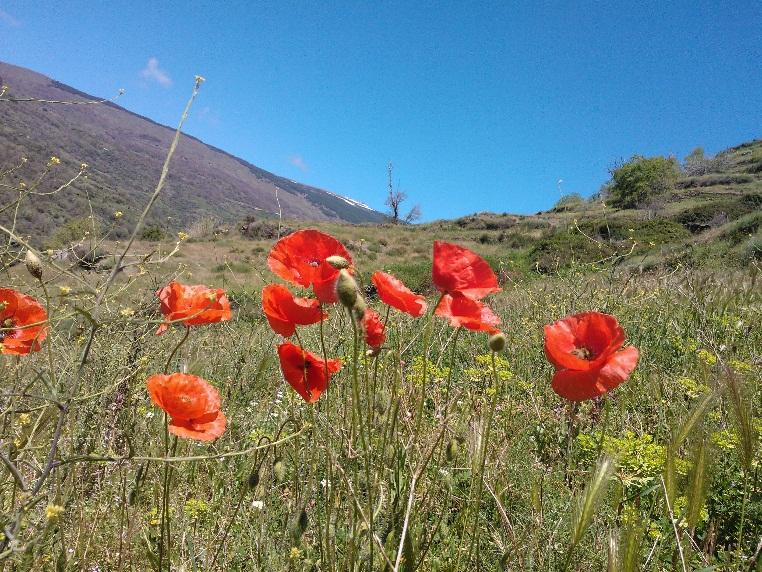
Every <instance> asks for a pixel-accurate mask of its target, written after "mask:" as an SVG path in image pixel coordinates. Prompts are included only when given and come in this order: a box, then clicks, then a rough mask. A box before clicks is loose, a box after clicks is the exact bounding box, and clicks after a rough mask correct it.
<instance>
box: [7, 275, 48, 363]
mask: <svg viewBox="0 0 762 572" xmlns="http://www.w3.org/2000/svg"><path fill="white" fill-rule="evenodd" d="M47 320H48V313H47V312H46V311H45V308H44V307H43V306H42V305H41V304H40V303H39V302H38V301H37V300H35V299H34V298H32V297H31V296H27V295H26V294H22V293H21V292H17V291H16V290H12V289H10V288H0V353H4V354H14V355H25V354H28V353H30V352H36V351H39V350H40V342H42V341H43V340H44V339H45V338H46V337H47V336H48V328H47V326H46V325H45V324H46V322H47Z"/></svg>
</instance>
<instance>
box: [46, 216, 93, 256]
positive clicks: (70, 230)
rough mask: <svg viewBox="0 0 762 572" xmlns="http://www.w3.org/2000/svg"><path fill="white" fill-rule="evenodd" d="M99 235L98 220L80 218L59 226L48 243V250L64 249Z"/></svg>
mask: <svg viewBox="0 0 762 572" xmlns="http://www.w3.org/2000/svg"><path fill="white" fill-rule="evenodd" d="M100 234H101V224H100V221H99V220H98V219H95V220H93V219H91V218H90V217H81V218H75V219H72V220H70V221H69V222H67V223H65V224H63V225H61V226H59V227H58V228H57V229H56V231H55V232H54V233H53V235H52V236H51V237H50V240H49V241H48V247H49V248H64V247H67V246H70V245H72V244H75V243H78V242H81V241H82V240H84V239H88V238H95V237H97V236H100Z"/></svg>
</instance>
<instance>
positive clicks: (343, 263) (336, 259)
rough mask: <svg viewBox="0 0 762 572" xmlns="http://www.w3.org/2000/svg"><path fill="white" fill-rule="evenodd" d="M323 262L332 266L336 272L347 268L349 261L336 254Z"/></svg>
mask: <svg viewBox="0 0 762 572" xmlns="http://www.w3.org/2000/svg"><path fill="white" fill-rule="evenodd" d="M325 261H326V262H327V263H328V264H330V265H331V266H333V267H334V268H335V269H336V270H344V269H345V268H349V260H347V259H346V258H344V257H343V256H340V255H338V254H334V255H333V256H329V257H328V258H326V259H325Z"/></svg>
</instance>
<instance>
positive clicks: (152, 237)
mask: <svg viewBox="0 0 762 572" xmlns="http://www.w3.org/2000/svg"><path fill="white" fill-rule="evenodd" d="M166 237H167V233H165V232H164V231H163V230H162V229H161V228H159V227H158V226H147V227H145V228H144V229H143V232H142V233H141V234H140V238H142V239H143V240H149V241H151V242H158V241H160V240H164V239H165V238H166Z"/></svg>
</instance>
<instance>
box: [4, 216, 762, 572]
mask: <svg viewBox="0 0 762 572" xmlns="http://www.w3.org/2000/svg"><path fill="white" fill-rule="evenodd" d="M323 230H325V231H327V232H331V233H332V234H334V235H335V236H336V237H338V238H339V239H340V240H342V241H343V242H344V243H345V244H347V245H349V247H350V249H353V254H354V253H355V252H356V253H358V255H357V256H356V260H355V263H356V265H357V268H358V275H359V276H360V277H363V276H366V275H368V274H369V273H370V271H371V270H375V269H390V270H392V271H395V272H398V273H400V275H402V274H404V273H405V270H404V269H405V268H407V271H406V272H407V274H406V275H405V279H406V281H413V282H414V281H415V277H416V276H419V275H420V278H419V279H420V280H422V281H424V280H425V278H426V276H427V273H428V272H430V262H429V263H428V266H426V264H425V263H424V262H423V261H424V260H426V259H428V260H429V261H430V257H431V254H430V252H431V250H430V249H431V239H432V238H433V237H434V236H436V237H437V238H439V239H443V240H454V241H458V242H460V243H461V244H463V245H464V246H467V247H469V248H473V249H474V250H476V251H478V252H481V253H482V254H484V255H485V256H486V257H487V259H488V260H491V261H492V262H493V264H494V261H495V260H496V259H497V260H498V265H497V266H498V268H496V269H497V270H500V269H502V268H505V269H507V270H506V271H504V272H501V273H500V275H501V277H502V279H503V283H502V286H503V288H504V291H503V292H502V293H499V294H497V295H493V296H492V297H490V298H488V301H489V304H490V306H491V307H492V308H493V309H494V311H495V312H496V313H497V314H498V315H499V316H500V317H501V318H502V322H503V325H502V329H503V331H504V332H505V335H506V338H507V343H506V348H505V351H504V352H502V353H500V354H495V360H494V363H493V360H492V354H491V352H490V350H489V348H488V346H487V336H486V335H485V334H483V333H473V332H469V331H466V330H463V331H460V330H458V331H456V330H454V329H453V328H451V327H450V326H448V325H447V323H446V322H444V321H442V320H440V319H438V318H435V319H432V318H431V317H430V315H429V314H427V315H426V316H424V317H422V318H420V319H418V320H414V319H413V318H410V317H408V316H404V315H403V314H400V313H399V312H397V311H395V310H392V311H391V312H390V313H389V317H388V325H387V328H388V337H387V341H386V344H385V346H384V349H383V350H382V352H381V353H380V354H379V355H378V356H377V357H375V358H373V357H368V356H366V355H365V353H364V351H361V352H359V351H358V353H357V354H355V351H354V348H355V344H354V335H353V328H352V325H351V321H350V320H349V318H348V316H347V314H346V313H345V312H343V311H342V309H341V307H340V306H337V307H336V308H332V309H331V310H330V312H331V316H330V318H329V320H328V321H326V322H325V324H324V326H323V327H324V331H323V336H322V337H323V342H324V343H325V346H326V353H327V355H328V356H333V357H341V358H342V361H343V362H344V367H343V369H342V371H341V372H340V373H339V374H338V375H337V376H336V377H334V378H333V379H332V380H331V384H330V386H329V389H328V391H327V393H326V394H325V395H324V396H323V397H322V398H321V399H320V401H319V402H318V403H317V404H316V405H314V406H311V405H307V404H305V403H304V402H303V401H302V399H301V398H300V397H299V396H298V395H297V394H296V393H295V392H294V391H293V390H292V389H291V388H290V387H289V385H288V384H287V383H286V382H285V381H284V380H283V377H282V375H281V373H280V369H279V366H278V359H277V354H276V352H275V346H276V344H277V342H278V339H279V336H277V335H276V334H274V333H273V332H272V331H271V330H270V328H269V326H268V325H267V322H266V321H265V320H264V317H263V315H262V312H261V306H260V300H259V297H258V293H259V291H260V290H261V288H262V286H263V285H264V284H266V283H269V282H275V281H277V279H276V278H275V277H274V276H273V275H272V274H271V273H270V272H269V270H267V266H266V263H265V257H266V254H267V252H268V250H269V247H270V246H271V245H272V243H273V241H272V240H271V241H249V240H246V239H242V238H239V237H219V238H218V239H208V240H193V239H191V240H188V241H185V242H180V243H179V247H178V248H179V250H178V252H176V253H175V254H174V255H173V256H171V257H170V258H167V259H165V260H164V261H163V262H161V263H160V264H155V265H153V264H150V261H148V262H147V263H145V264H137V265H135V266H133V267H130V268H129V269H128V271H125V272H124V273H121V274H120V275H119V276H118V278H117V279H116V281H115V282H114V283H113V286H112V289H113V290H112V294H111V295H109V296H108V297H107V298H106V301H105V302H103V303H102V304H101V305H100V306H95V304H94V302H95V299H96V297H97V295H98V294H97V292H99V291H101V290H102V288H103V286H104V284H105V282H106V279H107V278H106V277H107V274H103V273H97V272H79V271H75V270H68V269H66V268H64V269H63V270H67V272H66V273H64V272H62V271H60V270H57V269H56V268H55V267H54V266H52V265H51V264H49V263H48V261H43V268H44V273H43V280H42V283H40V282H38V281H36V280H35V279H34V278H33V277H31V276H30V275H28V274H27V273H26V270H25V269H24V267H23V265H16V266H14V267H13V268H12V269H6V270H5V273H4V274H5V276H4V280H3V285H4V287H13V288H16V289H18V290H20V291H23V292H25V293H29V294H31V295H33V296H35V297H37V298H38V299H41V300H46V299H47V300H48V311H49V314H50V335H49V338H48V339H47V340H46V341H45V342H44V344H43V349H42V351H40V352H37V353H35V354H32V355H29V356H22V357H14V356H2V357H3V359H2V372H3V373H2V375H3V379H4V380H5V381H4V384H3V393H4V398H3V418H2V423H3V429H2V431H3V434H2V440H3V451H2V452H3V456H4V459H3V460H4V461H6V460H7V463H6V469H7V470H5V472H4V477H3V482H2V488H0V503H1V504H2V508H3V514H4V523H3V527H4V528H5V530H6V533H8V532H12V535H13V537H12V538H9V537H8V536H6V537H5V539H4V541H3V551H2V553H0V558H2V560H1V561H0V562H2V566H3V567H4V569H7V570H149V569H152V568H153V569H158V552H159V547H158V542H159V510H160V506H161V499H162V492H163V488H162V487H163V479H162V475H163V471H164V467H165V465H169V467H170V470H169V477H170V478H169V489H168V490H169V516H170V523H171V543H170V545H169V549H168V552H169V559H170V560H171V566H172V569H173V570H210V569H218V570H384V569H393V568H395V567H396V568H397V569H399V570H472V569H483V570H497V569H504V570H602V569H607V570H673V569H675V570H683V569H684V570H699V569H707V570H747V569H750V566H754V565H755V564H754V563H755V562H758V559H759V545H758V542H759V538H760V533H762V500H761V497H760V492H762V491H761V488H760V487H761V486H762V484H761V483H760V481H759V463H760V454H759V447H758V443H759V438H760V434H761V433H762V424H761V423H760V419H759V417H758V415H759V411H758V409H759V408H758V405H759V403H760V395H761V392H760V383H759V382H760V379H759V371H760V370H759V365H760V359H762V358H761V357H760V349H762V329H760V327H759V319H760V309H761V308H762V306H761V305H760V291H761V289H760V284H759V278H758V276H757V273H758V270H757V269H756V268H755V267H753V266H752V267H750V268H748V269H746V270H737V271H734V272H709V271H703V272H695V271H685V270H681V269H677V270H672V271H669V272H654V273H647V274H633V273H627V272H623V271H621V270H620V269H615V268H612V267H608V266H606V264H601V265H599V266H598V267H597V269H596V270H591V268H590V267H589V266H585V265H579V266H574V267H572V268H570V269H568V270H565V271H563V272H560V273H557V274H556V275H554V276H539V275H537V276H527V275H526V274H519V273H516V274H514V273H512V272H511V271H510V267H511V266H510V265H511V258H510V252H509V253H507V256H506V257H505V258H504V259H501V258H500V255H501V254H500V248H499V247H498V246H496V245H483V244H481V243H479V241H478V237H473V238H472V239H471V240H469V239H468V237H467V236H464V235H463V234H462V233H461V234H457V235H455V236H448V235H447V233H437V232H436V231H434V230H432V231H430V232H426V231H425V230H423V231H421V230H418V229H416V228H403V227H389V226H386V227H362V226H361V227H353V226H338V225H323ZM453 234H456V233H455V231H453ZM174 247H175V244H173V243H166V244H156V243H138V244H137V245H135V247H134V252H135V253H138V254H140V253H145V254H148V253H149V252H151V251H157V254H156V255H155V258H156V259H157V260H158V259H161V258H162V255H163V254H169V253H171V252H172V250H173V249H174ZM136 260H140V258H137V259H136ZM406 265H407V266H406ZM171 278H177V279H179V280H181V281H183V282H186V283H206V284H210V285H214V286H221V287H225V288H226V289H227V291H228V294H229V296H230V298H231V301H232V302H233V306H234V318H233V319H232V320H231V321H229V322H223V323H220V324H215V325H209V326H200V327H194V328H190V332H189V334H190V335H189V338H188V340H187V342H185V343H184V344H183V345H182V346H181V347H180V348H179V350H178V351H177V352H176V353H175V354H174V356H172V357H171V360H170V363H169V364H167V363H166V362H167V359H168V357H170V354H171V353H172V352H173V349H175V347H176V346H177V344H178V342H180V341H181V338H182V335H183V333H182V332H181V330H182V329H183V328H181V327H179V326H176V327H174V328H173V329H171V330H170V332H168V333H166V334H164V335H163V336H161V337H157V336H155V335H154V332H155V330H156V327H157V325H158V323H159V322H160V321H161V316H160V314H159V313H158V302H157V300H156V299H155V298H154V297H153V291H154V290H155V289H156V288H157V287H160V286H162V285H164V284H165V283H166V282H168V280H169V279H171ZM43 284H44V288H42V285H43ZM421 284H423V282H421ZM88 288H92V291H88ZM305 293H306V292H303V294H305ZM368 302H369V304H371V305H372V306H374V307H376V308H377V309H378V310H379V311H380V312H381V314H382V316H383V315H385V313H386V310H385V309H384V308H383V307H382V305H381V304H380V303H379V301H378V300H377V299H374V298H373V295H372V292H371V293H370V294H369V296H368ZM433 302H434V298H433V297H430V303H433ZM95 308H97V313H96V311H95ZM586 310H599V311H603V312H607V313H610V314H613V315H615V316H617V318H618V319H619V321H620V323H621V324H622V327H623V328H624V330H625V332H626V333H627V337H628V343H630V344H632V345H635V346H636V347H638V348H639V349H640V352H641V358H640V362H639V364H638V367H637V369H636V370H635V372H634V373H633V375H632V376H631V377H630V379H629V380H628V381H626V382H625V383H624V384H623V385H621V386H620V387H619V388H617V389H616V390H614V391H613V392H611V393H609V394H607V395H606V396H604V397H602V398H599V399H597V400H594V401H587V402H583V403H581V405H580V406H579V407H572V406H571V405H570V404H569V403H568V402H566V401H564V400H563V399H562V398H560V397H559V396H557V395H556V394H555V393H553V391H552V389H551V387H550V377H551V375H552V367H551V366H550V364H549V363H548V362H547V360H546V358H545V356H544V354H543V349H542V346H543V330H542V327H543V325H544V324H548V323H551V322H553V321H554V320H556V319H559V318H561V317H563V316H566V315H568V314H572V313H576V312H581V311H586ZM91 336H92V339H91ZM299 336H300V339H301V341H302V343H303V345H304V346H305V347H306V348H308V349H310V350H311V351H313V352H315V353H320V351H321V329H320V327H319V326H317V325H314V326H308V327H303V328H300V331H299ZM83 352H86V353H87V356H86V359H85V360H84V362H83V361H82V356H83ZM426 354H428V359H424V355H426ZM355 362H356V369H355V368H354V367H353V363H355ZM165 368H166V369H167V370H168V371H187V372H190V373H195V374H197V375H200V376H202V377H203V378H204V379H207V380H210V381H211V382H212V383H213V384H214V385H215V386H216V387H217V388H219V390H220V393H221V396H222V407H223V410H224V412H225V414H226V416H227V418H228V427H227V431H226V432H225V434H224V435H223V436H222V437H221V438H220V439H219V440H217V441H215V442H214V443H213V444H209V445H207V444H198V443H196V442H193V441H189V440H183V439H179V440H177V441H176V444H175V445H173V446H172V450H171V451H170V454H169V456H170V457H171V460H170V461H164V458H165V456H166V455H165V450H164V444H163V440H162V435H163V431H164V429H163V427H164V419H163V416H162V414H161V411H160V410H159V409H158V408H156V407H154V406H152V404H151V402H150V400H149V398H148V394H147V392H146V388H145V380H146V378H147V377H148V376H149V375H150V374H152V373H155V372H161V371H163V370H164V369H165ZM424 370H425V375H424ZM354 372H356V375H357V376H358V382H359V383H358V388H359V391H358V392H357V393H355V392H354V391H353V388H354V384H353V375H354ZM492 407H494V416H493V414H492ZM489 419H491V422H488V420H489ZM488 424H489V425H490V430H489V431H488V430H487V425H488ZM488 433H489V434H488ZM53 443H55V449H53V448H52V444H53ZM485 445H486V447H485ZM482 465H483V466H482ZM11 466H12V467H14V470H13V471H12V470H10V469H9V467H11ZM46 469H48V471H49V474H47V475H45V470H46ZM14 471H17V473H18V475H16V474H14ZM43 477H44V478H43ZM596 477H598V478H597V479H596ZM38 480H42V483H41V486H40V487H39V490H34V489H35V488H37V487H35V486H34V483H36V482H37V481H38ZM477 480H478V481H479V482H481V483H483V485H482V486H480V487H477V486H475V484H476V483H477ZM478 489H481V490H478ZM477 491H478V494H477ZM403 528H404V530H405V540H404V542H402V543H401V542H400V538H401V536H402V530H403ZM398 556H399V557H398ZM163 566H164V567H166V566H167V561H166V560H165V561H164V562H163Z"/></svg>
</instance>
